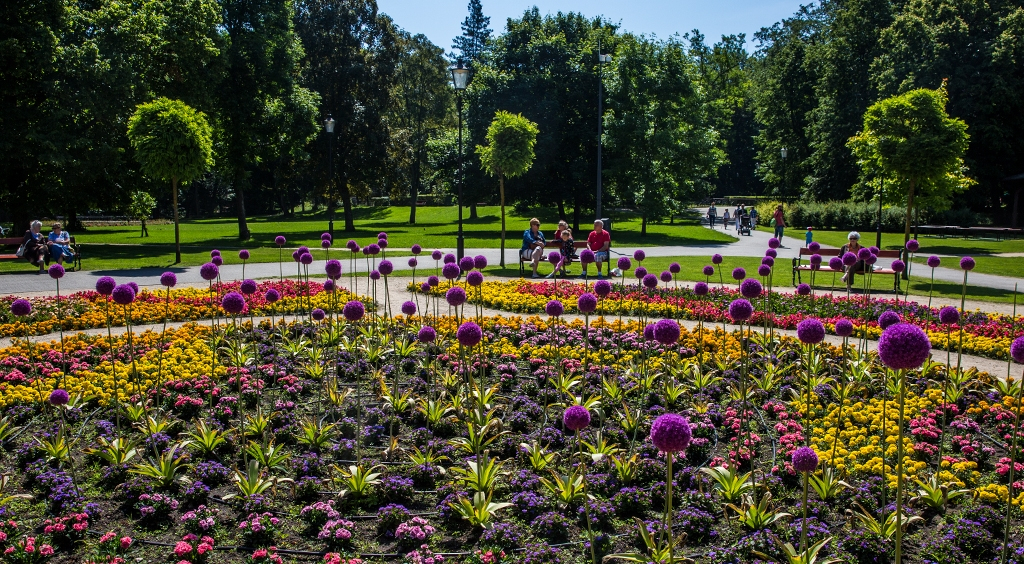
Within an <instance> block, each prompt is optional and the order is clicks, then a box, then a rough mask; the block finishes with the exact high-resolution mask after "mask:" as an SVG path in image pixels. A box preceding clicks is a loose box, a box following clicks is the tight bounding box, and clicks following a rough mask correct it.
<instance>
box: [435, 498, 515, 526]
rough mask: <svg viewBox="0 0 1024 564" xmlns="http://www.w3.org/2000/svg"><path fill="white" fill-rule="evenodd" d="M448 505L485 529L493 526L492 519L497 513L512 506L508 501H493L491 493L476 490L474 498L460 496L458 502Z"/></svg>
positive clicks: (473, 523)
mask: <svg viewBox="0 0 1024 564" xmlns="http://www.w3.org/2000/svg"><path fill="white" fill-rule="evenodd" d="M448 505H449V506H451V507H452V509H454V510H455V511H457V512H458V513H459V515H461V516H462V518H463V519H465V520H466V521H468V522H469V524H470V525H472V526H474V527H481V528H484V529H486V528H488V527H490V526H491V520H492V519H493V518H494V514H495V513H497V512H498V511H500V510H502V509H505V508H506V507H511V506H512V504H511V503H507V502H503V503H496V502H493V501H491V494H490V493H487V494H485V493H484V492H476V493H475V494H473V499H472V500H470V499H466V498H464V497H460V498H459V499H458V502H457V503H449V504H448Z"/></svg>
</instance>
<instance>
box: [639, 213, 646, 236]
mask: <svg viewBox="0 0 1024 564" xmlns="http://www.w3.org/2000/svg"><path fill="white" fill-rule="evenodd" d="M640 236H641V237H646V236H647V212H644V214H643V215H642V216H640Z"/></svg>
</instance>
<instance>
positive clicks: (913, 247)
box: [907, 239, 921, 253]
mask: <svg viewBox="0 0 1024 564" xmlns="http://www.w3.org/2000/svg"><path fill="white" fill-rule="evenodd" d="M920 248H921V243H919V242H917V239H911V240H909V241H907V250H908V251H910V252H912V253H916V252H917V250H918V249H920Z"/></svg>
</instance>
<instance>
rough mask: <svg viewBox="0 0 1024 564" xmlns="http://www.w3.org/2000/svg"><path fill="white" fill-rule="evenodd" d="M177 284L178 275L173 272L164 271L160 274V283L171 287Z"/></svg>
mask: <svg viewBox="0 0 1024 564" xmlns="http://www.w3.org/2000/svg"><path fill="white" fill-rule="evenodd" d="M177 284H178V277H177V276H176V275H175V274H174V273H173V272H165V273H163V274H161V275H160V285H161V286H166V287H168V288H173V287H174V286H175V285H177Z"/></svg>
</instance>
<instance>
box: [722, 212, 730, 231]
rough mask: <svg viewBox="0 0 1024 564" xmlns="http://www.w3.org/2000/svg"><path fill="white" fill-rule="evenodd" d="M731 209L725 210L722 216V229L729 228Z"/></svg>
mask: <svg viewBox="0 0 1024 564" xmlns="http://www.w3.org/2000/svg"><path fill="white" fill-rule="evenodd" d="M729 219H730V216H729V210H725V215H723V216H722V229H725V230H726V231H728V230H729Z"/></svg>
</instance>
